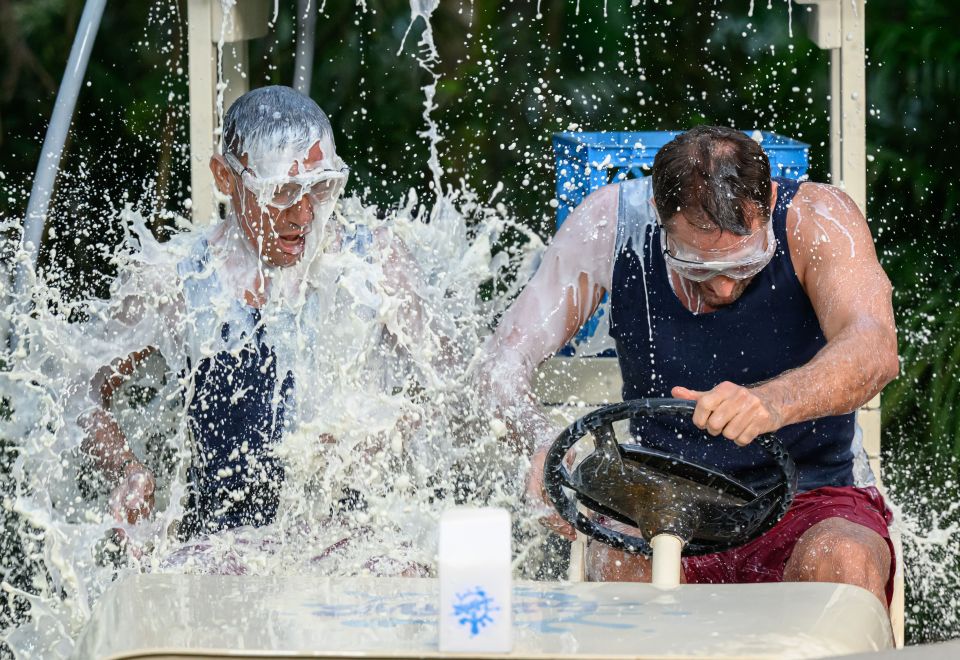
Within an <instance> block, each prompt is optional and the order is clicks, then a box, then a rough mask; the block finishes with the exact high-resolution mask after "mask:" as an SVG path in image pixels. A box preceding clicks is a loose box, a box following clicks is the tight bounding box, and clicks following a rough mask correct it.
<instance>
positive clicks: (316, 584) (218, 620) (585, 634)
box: [77, 575, 891, 660]
mask: <svg viewBox="0 0 960 660" xmlns="http://www.w3.org/2000/svg"><path fill="white" fill-rule="evenodd" d="M437 604H438V584H437V581H436V580H433V579H416V578H319V577H295V578H265V577H222V576H184V575H136V576H130V577H127V578H124V579H122V580H121V581H119V582H118V583H116V584H115V585H114V586H113V587H112V588H111V589H110V590H109V591H108V592H107V593H106V594H105V595H104V596H103V598H102V599H101V600H100V601H99V603H98V604H97V606H96V608H95V610H94V615H93V619H92V620H91V622H90V624H89V626H88V627H87V629H86V630H85V632H84V634H83V636H82V637H81V640H80V642H79V646H78V650H77V657H79V658H85V659H91V660H92V659H95V658H96V659H100V658H111V659H120V658H124V659H127V658H138V659H142V658H151V659H153V660H160V659H173V658H218V657H229V658H301V657H313V658H416V657H422V658H436V657H441V656H440V654H439V652H438V650H437V631H438V627H437V621H438V616H439V613H438V611H437V607H438V606H437ZM492 615H493V616H496V611H495V610H494V611H493V614H492ZM513 616H514V622H513V629H514V647H513V649H514V650H513V652H512V653H511V654H509V656H502V655H485V656H483V655H473V656H463V655H458V656H456V657H512V658H608V659H610V658H691V657H711V658H810V657H823V656H830V655H842V654H848V653H858V652H861V653H862V652H867V651H874V650H878V649H882V648H887V647H889V645H890V639H891V631H890V624H889V620H888V618H887V617H886V616H885V613H884V611H883V609H882V607H881V606H880V604H879V603H878V602H877V600H876V599H875V598H874V597H873V596H872V595H871V594H869V593H868V592H866V591H864V590H862V589H859V588H857V587H849V586H845V585H834V584H812V583H807V584H754V585H684V586H682V587H680V588H679V589H676V590H673V591H660V590H657V589H655V588H654V587H651V586H649V585H640V584H629V583H606V584H599V583H550V582H517V583H516V584H515V587H514V593H513Z"/></svg>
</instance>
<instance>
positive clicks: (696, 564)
mask: <svg viewBox="0 0 960 660" xmlns="http://www.w3.org/2000/svg"><path fill="white" fill-rule="evenodd" d="M827 518H845V519H847V520H849V521H851V522H855V523H857V524H858V525H863V526H864V527H866V528H867V529H870V530H873V531H874V532H876V533H877V534H879V535H880V536H882V537H883V538H884V539H885V540H886V542H887V546H888V547H889V548H890V577H889V578H888V579H887V587H886V592H887V604H888V605H889V604H890V601H891V599H892V598H893V578H894V572H895V569H896V558H895V557H894V554H893V542H892V541H891V540H890V530H889V529H888V528H887V526H888V525H889V524H890V523H891V522H892V521H893V514H892V513H891V511H890V509H888V508H887V505H886V504H885V503H884V501H883V497H882V496H881V495H880V493H879V492H878V491H877V489H876V488H873V487H870V488H854V487H852V486H845V487H834V486H826V487H824V488H817V489H815V490H811V491H807V492H805V493H798V494H797V496H796V497H795V498H794V500H793V504H791V505H790V509H789V510H788V511H787V514H786V515H785V516H784V517H783V519H782V520H781V521H780V522H778V523H777V524H776V525H774V526H773V527H772V528H771V529H770V531H768V532H767V533H766V534H764V535H763V536H761V537H759V538H756V539H754V540H753V541H750V542H749V543H747V544H746V545H742V546H740V547H739V548H734V549H732V550H727V551H725V552H718V553H715V554H712V555H701V556H699V557H684V558H683V572H684V577H685V578H686V579H687V582H690V583H700V584H724V583H745V582H781V581H782V580H783V570H784V568H785V567H786V565H787V560H788V559H789V558H790V555H791V554H793V548H794V546H795V545H796V544H797V541H799V540H800V537H801V536H803V534H804V532H806V531H807V530H808V529H810V528H811V527H813V526H814V525H816V524H817V523H818V522H820V521H822V520H826V519H827Z"/></svg>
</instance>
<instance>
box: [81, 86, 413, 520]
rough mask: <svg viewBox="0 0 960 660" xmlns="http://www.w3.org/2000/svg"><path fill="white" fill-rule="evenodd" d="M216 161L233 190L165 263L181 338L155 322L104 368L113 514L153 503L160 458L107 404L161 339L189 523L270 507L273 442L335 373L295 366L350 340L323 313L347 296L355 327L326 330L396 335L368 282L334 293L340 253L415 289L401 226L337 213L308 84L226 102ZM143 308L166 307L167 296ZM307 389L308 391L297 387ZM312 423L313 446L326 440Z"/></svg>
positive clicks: (331, 159)
mask: <svg viewBox="0 0 960 660" xmlns="http://www.w3.org/2000/svg"><path fill="white" fill-rule="evenodd" d="M210 168H211V170H212V172H213V175H214V180H215V182H216V186H217V189H218V191H219V193H220V194H221V195H223V196H224V197H225V199H226V200H227V204H226V216H225V217H224V218H223V219H222V221H221V222H220V223H218V224H217V225H215V226H213V227H212V228H210V229H208V230H198V231H197V232H193V233H190V234H187V235H185V236H184V239H183V240H184V241H185V242H188V243H187V248H186V250H185V251H184V253H183V256H182V258H181V257H178V258H179V259H180V260H179V261H178V262H176V273H175V274H173V276H174V277H175V278H177V280H178V282H179V284H178V287H179V291H180V295H181V299H179V300H176V301H172V302H170V303H169V304H170V306H171V307H172V308H174V309H173V310H172V311H170V312H169V313H167V314H166V316H169V317H171V318H176V319H178V320H177V321H175V322H173V321H171V322H166V325H169V327H171V328H172V332H173V333H175V334H176V337H175V339H169V338H167V337H164V336H160V337H158V338H157V340H158V341H160V342H164V344H163V347H162V349H160V348H158V346H148V347H146V348H144V349H143V350H141V351H138V352H136V353H133V354H131V355H130V356H129V357H128V358H127V359H126V360H123V361H121V362H119V363H118V364H114V365H112V366H111V367H110V368H109V369H107V370H105V374H103V379H102V382H101V383H100V384H99V387H98V391H99V397H100V400H99V402H98V404H99V405H98V406H97V408H96V409H95V410H94V414H92V415H90V416H89V418H88V420H87V428H88V439H87V442H86V443H85V449H86V451H87V453H88V454H89V455H90V456H91V457H92V458H93V459H94V461H95V463H97V464H98V465H99V467H100V468H101V469H102V470H103V471H104V472H106V473H107V474H109V475H110V476H111V477H112V478H113V479H115V481H116V483H117V486H116V488H115V490H114V492H113V495H112V497H111V507H112V509H113V513H114V515H115V516H116V517H117V518H118V519H120V520H123V521H125V522H128V523H134V522H137V521H138V520H141V519H143V518H145V517H147V516H148V515H150V513H151V511H152V509H153V506H154V501H153V498H154V488H155V483H154V476H153V473H152V472H151V471H150V470H149V469H148V468H147V467H146V466H145V465H144V464H143V463H142V462H141V461H140V458H139V457H138V456H136V455H135V454H134V453H133V451H132V450H131V448H130V446H129V445H128V444H127V442H126V439H125V438H124V435H123V433H122V431H121V429H120V428H119V426H118V425H117V423H116V422H115V420H114V419H113V417H112V415H111V414H110V413H109V412H108V411H109V409H110V401H111V399H112V397H113V393H114V391H115V390H116V388H117V387H118V386H119V385H120V384H121V383H122V382H123V379H124V378H123V377H124V376H126V375H129V374H131V373H133V371H134V370H135V368H136V366H137V364H138V363H139V362H141V361H142V360H144V359H145V358H146V357H147V356H149V355H150V354H151V353H154V352H157V351H158V350H159V352H161V353H162V354H163V357H164V358H165V359H166V361H167V362H168V363H169V364H180V365H181V366H180V367H178V368H179V369H182V371H181V372H180V379H181V382H183V383H184V384H185V385H184V390H183V398H184V402H185V406H186V426H187V428H188V429H189V432H190V434H189V435H190V438H191V440H192V444H193V447H192V449H193V452H192V454H193V459H192V461H191V463H190V466H189V475H188V484H187V486H188V495H189V498H188V502H187V504H186V511H185V515H184V517H183V519H182V521H181V524H180V533H181V536H182V537H184V538H193V537H197V536H200V535H205V534H211V533H216V532H220V531H223V530H227V529H233V528H236V527H240V526H253V527H260V526H263V525H267V524H269V523H271V522H272V521H273V520H274V519H275V517H276V515H277V510H278V503H279V493H280V490H281V487H282V484H283V482H284V468H283V465H282V463H281V460H280V459H279V458H278V456H277V455H276V452H275V449H276V448H277V446H278V444H279V442H280V440H281V437H282V436H283V434H284V433H285V430H288V429H290V428H291V427H292V426H295V425H294V424H293V423H292V421H291V417H296V416H295V415H294V414H293V411H294V410H295V409H297V410H298V411H300V412H302V408H303V407H304V406H303V405H301V404H304V403H305V402H304V401H303V400H304V399H310V398H316V399H320V401H318V402H312V401H307V402H306V403H309V404H311V405H313V406H314V407H316V406H322V405H323V401H322V392H321V391H318V390H319V388H320V387H323V386H327V385H328V384H327V383H325V382H321V383H319V384H318V382H317V379H319V376H317V375H316V374H314V373H313V372H312V371H311V369H310V368H309V367H308V366H304V365H313V364H317V365H318V367H319V368H322V367H323V365H324V364H325V361H326V360H328V357H329V352H330V351H333V350H343V346H342V345H340V344H338V345H337V346H336V347H335V348H333V347H330V346H327V345H325V344H324V341H322V340H320V339H316V338H315V336H314V335H313V334H310V333H318V332H320V329H319V328H320V327H321V326H322V327H324V328H325V327H326V326H324V325H323V324H324V322H325V319H326V318H328V317H330V318H332V315H333V313H334V311H336V310H339V309H342V308H347V313H349V314H350V315H351V317H352V318H360V317H361V316H362V317H363V318H364V319H369V323H368V326H369V327H368V328H365V330H364V332H365V333H366V334H363V336H355V335H358V334H360V333H353V334H352V335H351V336H350V337H347V338H342V337H341V338H338V337H334V339H342V341H343V342H344V345H347V342H348V340H349V341H353V342H354V344H349V345H348V348H352V347H353V346H354V345H356V346H359V348H357V350H361V349H363V348H364V347H369V346H374V347H379V346H380V343H381V342H382V343H383V344H384V345H385V346H386V348H385V349H384V350H385V351H388V350H389V346H390V343H389V341H386V340H384V339H382V335H383V333H385V332H386V329H385V327H384V326H383V325H382V323H380V322H379V320H378V319H377V317H376V310H375V309H369V307H370V305H371V304H374V303H375V302H376V301H375V296H374V294H372V293H371V292H369V290H368V289H367V288H365V286H366V282H362V283H361V284H363V285H364V286H359V287H358V289H357V290H358V291H360V292H362V293H363V294H364V295H365V296H366V298H365V299H364V301H363V302H358V301H356V300H355V299H352V298H350V299H349V300H347V302H346V303H343V304H341V300H342V298H337V296H341V297H349V295H350V292H349V291H345V289H344V287H338V286H337V283H338V282H339V279H340V271H339V270H338V268H339V264H342V263H344V262H345V255H353V259H354V260H353V261H351V262H349V263H358V262H362V263H363V264H370V263H373V262H376V267H377V268H378V270H376V272H375V273H373V276H374V277H376V278H378V280H377V281H378V285H379V286H380V287H381V288H380V289H379V291H383V292H387V293H388V294H389V295H393V294H394V292H401V293H397V294H396V295H397V296H398V297H400V298H403V295H404V293H402V292H408V291H410V290H411V288H410V287H409V286H408V283H407V281H406V280H405V279H404V278H405V277H407V276H409V274H410V273H409V271H410V269H409V268H406V267H405V266H404V259H405V253H404V252H403V250H402V246H401V245H400V244H399V241H398V240H393V239H392V238H391V237H389V236H388V235H387V234H386V233H377V232H373V231H370V230H369V229H366V228H364V227H361V226H355V225H351V226H349V227H348V226H346V225H344V226H341V224H340V223H339V222H338V221H337V219H336V218H335V217H333V216H332V214H333V211H334V206H335V204H336V202H337V200H338V198H339V195H340V193H341V191H342V190H343V187H344V184H345V182H346V179H347V174H348V169H347V167H346V165H345V164H344V162H343V161H342V160H341V158H340V157H339V156H338V155H337V152H336V145H335V143H334V139H333V133H332V130H331V126H330V121H329V119H328V118H327V116H326V115H325V114H324V112H323V111H322V110H321V109H320V107H319V106H318V105H317V104H316V103H315V102H314V101H313V100H312V99H310V98H308V97H306V96H304V95H303V94H300V93H299V92H297V91H295V90H293V89H291V88H289V87H277V86H274V87H265V88H261V89H255V90H252V91H250V92H248V93H246V94H244V95H243V96H241V97H240V98H239V99H237V100H236V101H235V102H234V103H233V105H232V106H231V107H230V108H229V110H228V111H227V113H226V115H225V117H224V128H223V145H222V151H221V153H219V154H216V155H214V156H213V157H212V158H211V160H210ZM170 249H171V250H172V249H173V248H170ZM375 256H376V257H377V258H376V259H375V258H374V257H375ZM325 261H330V262H335V263H333V264H332V265H329V264H328V265H325ZM364 268H367V265H364ZM141 288H142V287H141ZM370 288H372V287H370ZM368 300H372V301H373V302H366V301H368ZM403 300H407V298H403ZM364 305H366V306H364ZM151 313H152V314H154V315H156V316H157V317H160V316H161V314H160V310H152V311H151ZM159 320H160V319H159V318H158V322H159ZM331 323H332V324H333V325H335V324H336V321H335V320H334V321H331ZM158 324H159V323H158ZM327 341H328V342H329V341H331V340H330V339H329V338H328V339H327ZM363 342H366V343H363ZM180 354H185V355H182V356H181V355H180ZM307 355H309V356H310V357H311V358H312V361H308V360H305V359H304V358H305V357H306V356H307ZM298 369H299V371H298ZM331 371H335V370H331ZM294 372H297V373H298V378H300V377H301V376H302V377H303V380H304V381H309V383H306V382H302V381H299V380H297V379H295V378H294ZM311 378H313V380H311ZM311 385H312V386H313V387H312V388H311ZM303 389H306V390H307V392H306V393H305V394H306V395H308V396H301V397H299V398H298V397H295V390H303ZM294 404H296V407H295V405H294ZM313 409H314V408H311V410H313ZM317 434H318V435H320V440H319V442H320V443H321V444H320V446H321V447H322V446H323V444H324V443H326V442H329V441H332V438H330V437H327V436H325V435H323V434H322V433H321V432H317Z"/></svg>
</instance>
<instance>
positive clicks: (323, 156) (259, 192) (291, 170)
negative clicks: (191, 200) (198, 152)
mask: <svg viewBox="0 0 960 660" xmlns="http://www.w3.org/2000/svg"><path fill="white" fill-rule="evenodd" d="M211 167H212V168H213V170H214V175H215V177H216V178H217V183H218V186H219V187H220V189H221V191H223V192H225V193H227V194H228V195H229V196H230V201H231V204H232V207H233V210H234V214H235V216H236V218H237V221H238V222H239V224H240V228H241V229H242V231H243V235H244V237H245V238H246V240H247V241H248V242H249V243H250V245H251V247H252V248H253V250H254V251H255V252H256V253H257V254H258V255H259V257H260V259H261V260H262V261H263V262H264V263H265V264H267V265H269V266H277V267H285V266H291V265H293V264H295V263H297V262H298V261H299V260H300V259H301V257H302V256H303V253H304V249H305V247H306V236H307V234H308V233H309V232H310V231H311V230H312V229H313V228H314V226H315V225H316V224H317V223H318V222H320V223H323V222H326V220H327V219H328V218H329V217H330V214H331V213H332V212H333V207H334V205H335V204H336V201H337V198H338V197H339V195H340V192H341V191H342V189H343V186H344V184H345V183H346V178H347V173H348V169H347V168H346V167H345V166H344V164H343V162H342V161H341V160H340V159H339V158H338V157H337V156H336V154H335V152H334V151H333V144H332V142H331V141H329V140H323V139H321V140H317V141H316V142H314V144H313V145H312V146H311V147H310V148H309V150H308V151H307V153H306V154H297V153H296V152H295V151H294V150H293V149H282V150H277V151H274V152H268V153H257V150H256V149H251V150H250V151H248V152H246V153H244V154H243V156H241V157H239V158H238V157H236V156H234V155H233V154H229V153H228V154H226V155H225V156H217V157H215V158H214V161H213V162H212V163H211Z"/></svg>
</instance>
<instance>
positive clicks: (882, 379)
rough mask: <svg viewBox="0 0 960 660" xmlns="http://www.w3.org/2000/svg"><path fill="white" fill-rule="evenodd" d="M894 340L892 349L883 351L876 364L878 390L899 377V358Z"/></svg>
mask: <svg viewBox="0 0 960 660" xmlns="http://www.w3.org/2000/svg"><path fill="white" fill-rule="evenodd" d="M896 346H897V344H896V340H894V342H893V347H892V348H889V349H887V350H885V351H883V352H882V353H881V355H880V361H879V363H878V364H877V370H878V378H877V380H878V381H879V384H880V389H882V388H883V387H885V386H886V385H887V384H888V383H890V382H891V381H893V380H894V379H895V378H897V376H899V375H900V356H899V355H898V353H897V348H896Z"/></svg>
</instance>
